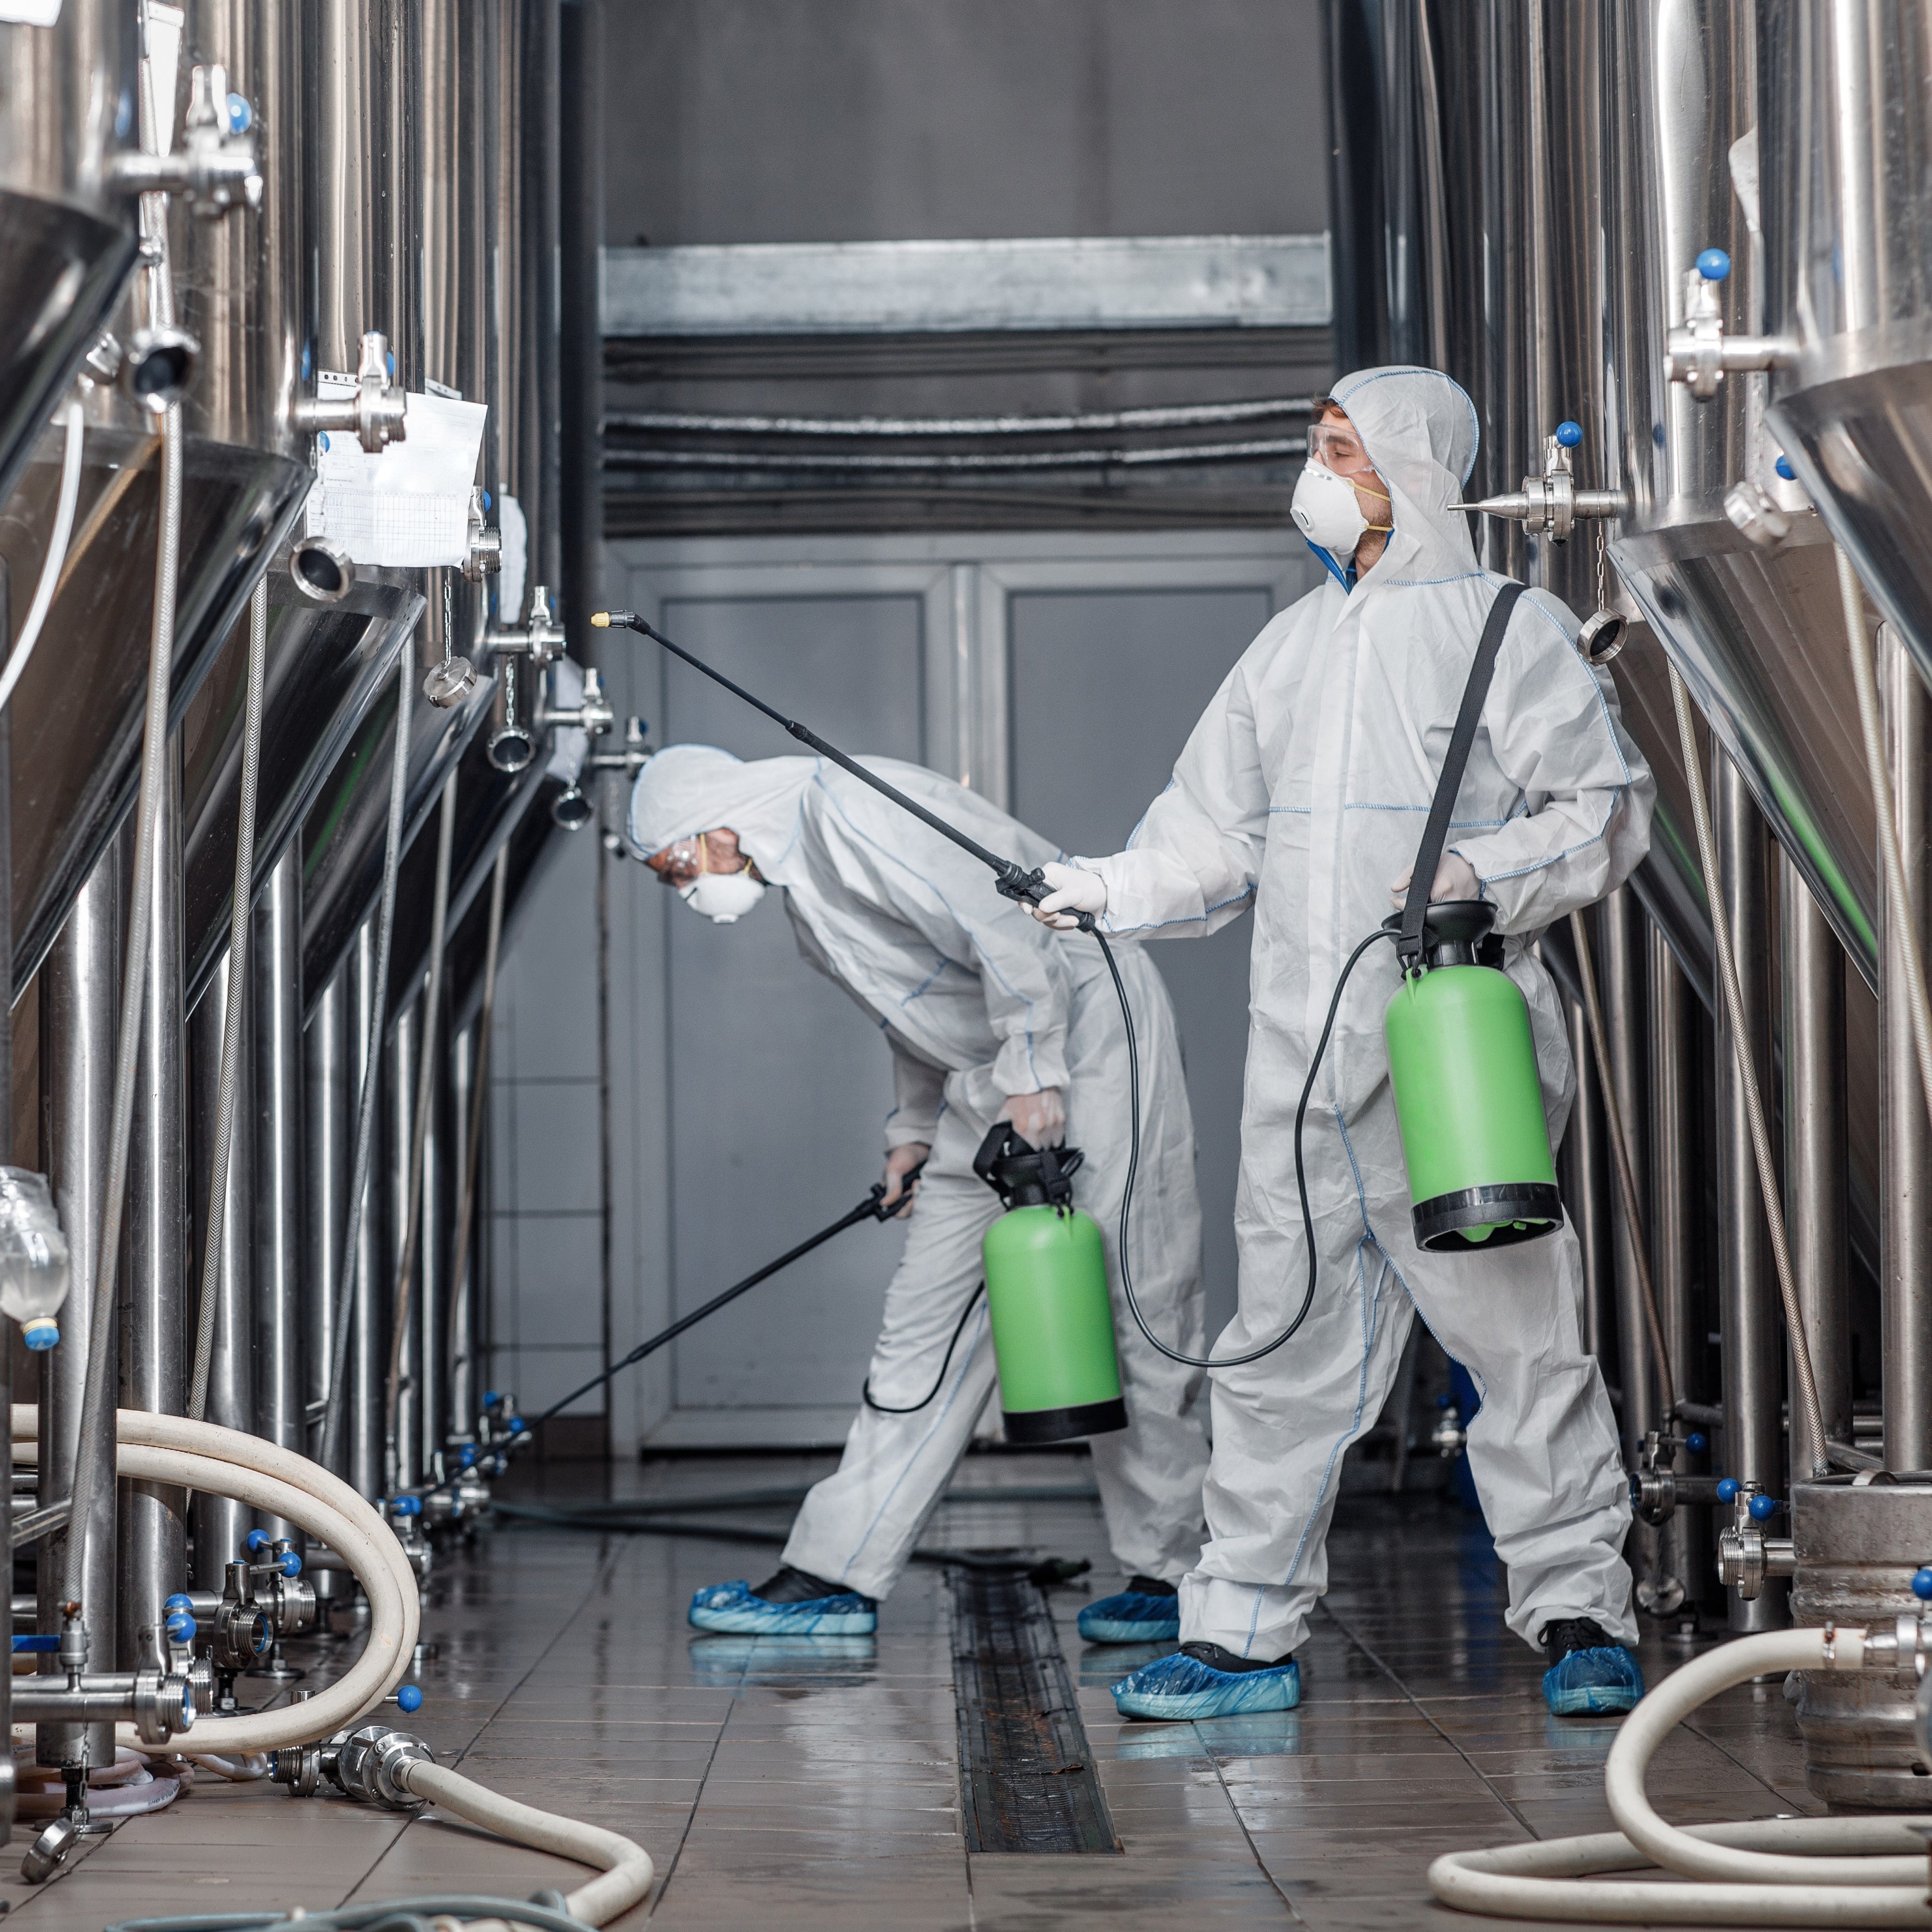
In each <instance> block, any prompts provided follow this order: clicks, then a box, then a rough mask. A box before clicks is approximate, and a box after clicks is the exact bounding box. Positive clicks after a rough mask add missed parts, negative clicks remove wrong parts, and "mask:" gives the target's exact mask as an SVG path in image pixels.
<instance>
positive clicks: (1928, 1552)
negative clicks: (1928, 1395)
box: [1787, 1473, 1932, 1811]
mask: <svg viewBox="0 0 1932 1932" xmlns="http://www.w3.org/2000/svg"><path fill="white" fill-rule="evenodd" d="M1791 1507H1792V1520H1791V1528H1792V1542H1793V1558H1794V1560H1795V1563H1796V1570H1795V1573H1794V1574H1793V1579H1792V1586H1791V1615H1792V1620H1793V1622H1794V1623H1797V1624H1800V1625H1821V1624H1826V1623H1835V1624H1841V1625H1859V1626H1864V1627H1870V1626H1871V1625H1888V1624H1889V1623H1890V1622H1891V1620H1892V1619H1894V1617H1897V1616H1917V1615H1918V1613H1920V1612H1921V1610H1923V1609H1924V1605H1923V1604H1921V1603H1920V1602H1919V1601H1918V1598H1916V1597H1915V1596H1914V1595H1912V1574H1913V1572H1914V1571H1916V1570H1917V1569H1918V1568H1919V1566H1920V1565H1921V1564H1922V1563H1924V1562H1925V1561H1926V1559H1927V1556H1932V1481H1927V1478H1925V1477H1924V1476H1923V1475H1919V1476H1913V1477H1908V1478H1903V1479H1894V1478H1892V1477H1891V1476H1889V1475H1884V1474H1882V1473H1879V1474H1876V1475H1872V1474H1867V1475H1859V1476H1832V1477H1829V1478H1826V1480H1825V1481H1822V1482H1816V1483H1799V1484H1797V1485H1796V1487H1794V1488H1793V1491H1792V1500H1791ZM1917 1692H1918V1680H1917V1679H1916V1677H1915V1676H1914V1675H1913V1673H1912V1672H1910V1671H1893V1672H1886V1673H1878V1672H1874V1671H1870V1670H1861V1671H1852V1672H1838V1671H1823V1672H1820V1673H1816V1674H1811V1673H1796V1674H1795V1676H1794V1677H1793V1682H1792V1685H1791V1687H1790V1689H1788V1690H1787V1696H1793V1697H1795V1701H1796V1705H1797V1709H1798V1725H1799V1730H1801V1731H1802V1732H1803V1733H1804V1735H1805V1784H1807V1786H1808V1787H1809V1788H1810V1789H1811V1792H1812V1793H1813V1795H1814V1796H1816V1797H1818V1798H1820V1799H1823V1800H1824V1802H1826V1804H1828V1805H1830V1806H1831V1807H1832V1809H1833V1810H1834V1811H1932V1765H1927V1763H1925V1762H1924V1760H1923V1759H1922V1758H1921V1757H1920V1756H1919V1754H1918V1747H1917V1745H1916V1743H1915V1741H1914V1739H1913V1736H1912V1729H1913V1727H1912V1700H1913V1699H1914V1697H1915V1696H1916V1694H1917Z"/></svg>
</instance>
